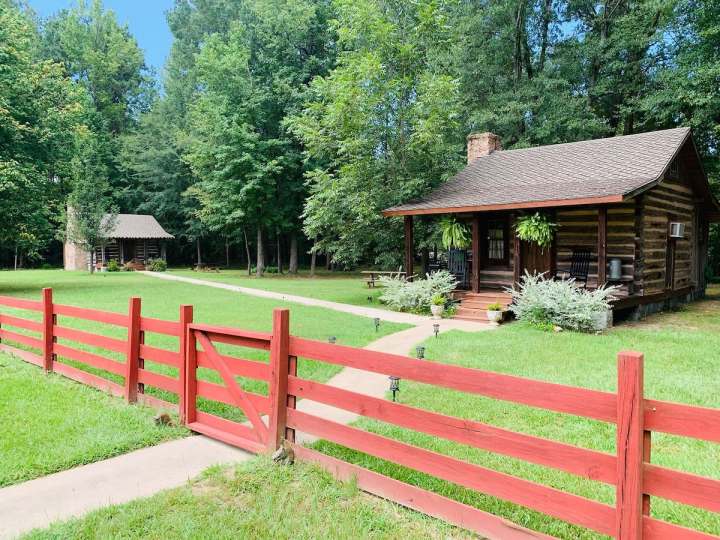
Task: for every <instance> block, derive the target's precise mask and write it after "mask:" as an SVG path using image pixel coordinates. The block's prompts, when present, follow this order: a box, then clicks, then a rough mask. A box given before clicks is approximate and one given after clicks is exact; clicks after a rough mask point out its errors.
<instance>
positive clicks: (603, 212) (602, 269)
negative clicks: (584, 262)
mask: <svg viewBox="0 0 720 540" xmlns="http://www.w3.org/2000/svg"><path fill="white" fill-rule="evenodd" d="M597 251H598V273H597V276H598V284H597V286H598V287H602V286H603V285H604V284H605V282H606V281H607V208H606V207H605V206H601V207H600V208H598V245H597Z"/></svg>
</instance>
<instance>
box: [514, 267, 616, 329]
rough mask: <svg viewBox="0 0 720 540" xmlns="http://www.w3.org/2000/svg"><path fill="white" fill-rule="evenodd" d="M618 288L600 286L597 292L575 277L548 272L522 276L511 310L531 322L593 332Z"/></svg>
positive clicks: (520, 317)
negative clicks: (563, 277)
mask: <svg viewBox="0 0 720 540" xmlns="http://www.w3.org/2000/svg"><path fill="white" fill-rule="evenodd" d="M617 289H618V287H600V288H599V289H595V290H593V291H590V290H587V289H581V288H579V287H577V286H576V285H575V282H574V280H554V279H546V278H545V277H544V275H542V274H538V275H530V274H528V273H527V272H526V273H525V275H524V276H523V278H522V282H521V283H520V287H519V289H513V291H512V296H513V303H512V304H511V305H510V311H512V312H513V313H514V314H515V316H516V317H517V318H518V319H519V320H521V321H526V322H529V323H530V324H540V325H548V324H552V325H553V326H559V327H561V328H565V329H569V330H578V331H583V332H590V331H592V330H595V329H596V324H597V319H598V317H601V316H604V315H605V314H606V313H607V311H608V309H610V301H611V300H612V299H613V294H614V293H615V291H617Z"/></svg>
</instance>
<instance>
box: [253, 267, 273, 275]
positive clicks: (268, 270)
mask: <svg viewBox="0 0 720 540" xmlns="http://www.w3.org/2000/svg"><path fill="white" fill-rule="evenodd" d="M250 272H251V273H253V274H254V273H255V272H257V268H256V267H255V266H253V267H252V268H251V269H250ZM264 272H265V273H266V274H277V273H278V267H277V266H266V267H265V270H264Z"/></svg>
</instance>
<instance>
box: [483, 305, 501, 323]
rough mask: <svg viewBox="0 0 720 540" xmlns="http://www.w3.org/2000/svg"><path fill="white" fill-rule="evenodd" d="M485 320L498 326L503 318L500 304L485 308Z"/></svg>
mask: <svg viewBox="0 0 720 540" xmlns="http://www.w3.org/2000/svg"><path fill="white" fill-rule="evenodd" d="M487 318H488V321H490V322H491V323H495V324H500V321H502V318H503V308H502V306H501V305H500V304H498V303H497V302H495V303H494V304H490V305H489V306H488V307H487Z"/></svg>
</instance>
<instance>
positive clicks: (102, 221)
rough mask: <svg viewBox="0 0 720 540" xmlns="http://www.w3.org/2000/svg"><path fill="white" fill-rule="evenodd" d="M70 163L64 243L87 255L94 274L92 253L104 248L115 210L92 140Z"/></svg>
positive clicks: (87, 140)
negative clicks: (75, 246) (70, 182)
mask: <svg viewBox="0 0 720 540" xmlns="http://www.w3.org/2000/svg"><path fill="white" fill-rule="evenodd" d="M84 142H85V144H84V146H83V150H82V151H81V152H79V153H78V155H77V156H76V158H75V159H74V160H73V179H72V191H71V192H70V195H69V196H68V199H67V210H66V216H65V218H66V219H65V222H66V239H67V241H70V242H72V243H74V244H77V245H78V246H81V247H82V248H83V249H84V250H85V251H87V252H89V253H90V271H91V272H93V271H94V270H95V249H96V248H97V247H99V246H104V245H105V242H106V241H107V238H108V234H109V233H110V232H111V231H112V230H113V228H114V227H115V222H116V218H117V209H116V207H114V206H113V203H112V198H111V196H110V195H109V193H110V184H109V182H108V181H107V169H106V168H105V164H104V163H103V162H102V160H100V159H98V157H97V152H96V146H97V141H94V140H93V138H92V136H88V137H87V138H86V140H85V141H84Z"/></svg>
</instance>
